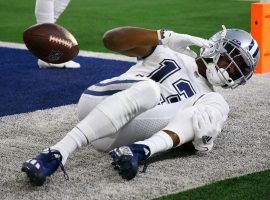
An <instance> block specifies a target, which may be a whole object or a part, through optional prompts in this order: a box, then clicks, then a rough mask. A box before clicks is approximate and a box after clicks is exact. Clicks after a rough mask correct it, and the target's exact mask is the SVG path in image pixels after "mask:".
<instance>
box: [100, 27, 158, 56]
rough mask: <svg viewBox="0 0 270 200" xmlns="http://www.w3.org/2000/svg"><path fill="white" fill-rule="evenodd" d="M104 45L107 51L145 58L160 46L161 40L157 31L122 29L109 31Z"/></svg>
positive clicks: (105, 35)
mask: <svg viewBox="0 0 270 200" xmlns="http://www.w3.org/2000/svg"><path fill="white" fill-rule="evenodd" d="M103 44H104V46H105V47H106V48H107V49H109V50H112V51H115V52H118V53H121V54H124V55H127V56H132V57H145V56H147V55H149V54H150V53H151V52H152V50H153V48H154V47H155V46H156V45H158V44H159V40H158V35H157V31H156V30H149V29H143V28H137V27H120V28H115V29H112V30H109V31H107V32H106V33H105V34H104V36H103Z"/></svg>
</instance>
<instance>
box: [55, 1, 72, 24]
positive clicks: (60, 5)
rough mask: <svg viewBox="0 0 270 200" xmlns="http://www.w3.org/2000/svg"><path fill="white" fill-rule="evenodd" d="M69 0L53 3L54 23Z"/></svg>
mask: <svg viewBox="0 0 270 200" xmlns="http://www.w3.org/2000/svg"><path fill="white" fill-rule="evenodd" d="M69 2H70V0H55V1H54V21H56V20H57V19H58V18H59V16H60V15H61V14H62V13H63V12H64V10H65V9H66V7H67V5H68V4H69Z"/></svg>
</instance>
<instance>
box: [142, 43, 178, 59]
mask: <svg viewBox="0 0 270 200" xmlns="http://www.w3.org/2000/svg"><path fill="white" fill-rule="evenodd" d="M174 55H175V52H174V51H173V50H171V49H169V48H168V47H165V46H163V45H157V46H153V47H152V50H151V52H150V53H149V54H148V55H146V56H144V57H140V58H138V60H151V59H156V58H171V57H173V56H174Z"/></svg>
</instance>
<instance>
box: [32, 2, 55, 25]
mask: <svg viewBox="0 0 270 200" xmlns="http://www.w3.org/2000/svg"><path fill="white" fill-rule="evenodd" d="M35 15H36V20H37V23H38V24H42V23H54V22H55V20H54V0H36V6H35Z"/></svg>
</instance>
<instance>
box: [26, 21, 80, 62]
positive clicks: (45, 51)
mask: <svg viewBox="0 0 270 200" xmlns="http://www.w3.org/2000/svg"><path fill="white" fill-rule="evenodd" d="M23 40H24V43H25V45H26V47H27V48H28V49H29V51H30V52H31V53H32V54H34V55H35V56H37V57H38V58H39V59H41V60H43V61H45V62H49V63H56V64H57V63H63V62H67V61H69V60H71V59H72V58H74V57H75V56H77V55H78V53H79V46H78V43H77V41H76V39H75V37H74V36H73V35H72V34H71V33H70V32H69V31H68V30H66V29H65V28H64V27H62V26H59V25H57V24H51V23H44V24H37V25H33V26H31V27H29V28H28V29H26V30H25V31H24V32H23Z"/></svg>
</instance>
